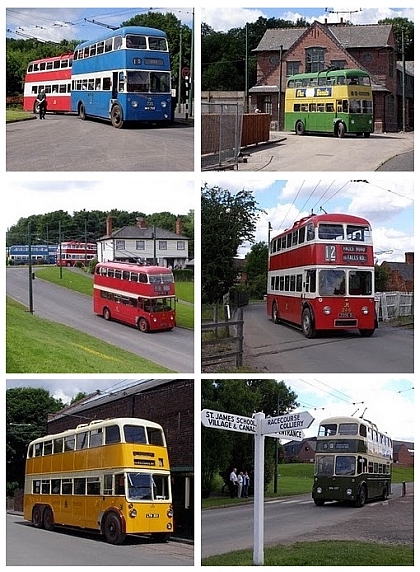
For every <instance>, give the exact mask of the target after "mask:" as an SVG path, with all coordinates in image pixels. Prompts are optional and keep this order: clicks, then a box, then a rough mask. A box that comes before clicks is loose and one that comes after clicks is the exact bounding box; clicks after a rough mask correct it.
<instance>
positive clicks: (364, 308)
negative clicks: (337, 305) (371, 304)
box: [362, 306, 369, 316]
mask: <svg viewBox="0 0 420 572" xmlns="http://www.w3.org/2000/svg"><path fill="white" fill-rule="evenodd" d="M362 314H364V315H365V316H366V315H367V314H369V308H368V307H367V306H363V308H362Z"/></svg>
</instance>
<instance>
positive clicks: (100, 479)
mask: <svg viewBox="0 0 420 572" xmlns="http://www.w3.org/2000/svg"><path fill="white" fill-rule="evenodd" d="M24 518H25V519H26V520H29V521H31V522H32V523H33V525H34V526H35V527H37V528H42V527H43V528H45V529H47V530H52V529H53V528H54V526H56V525H63V526H70V527H78V528H84V529H92V530H97V531H99V532H100V533H101V534H102V535H104V537H105V539H106V541H107V542H109V543H111V544H121V543H123V542H124V539H125V537H126V535H127V534H150V535H151V536H152V537H153V538H154V539H156V540H157V541H162V542H164V541H166V540H168V538H169V536H170V535H171V533H172V532H173V506H172V496H171V479H170V467H169V459H168V450H167V446H166V440H165V435H164V432H163V429H162V427H161V426H160V425H159V424H157V423H154V422H152V421H146V420H144V419H137V418H118V419H107V420H95V421H92V422H91V423H89V424H84V425H78V426H77V427H76V428H75V429H70V430H67V431H63V432H62V433H58V434H55V435H47V436H45V437H41V438H39V439H35V440H34V441H32V442H31V443H30V444H29V447H28V452H27V459H26V472H25V494H24Z"/></svg>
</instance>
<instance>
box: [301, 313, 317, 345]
mask: <svg viewBox="0 0 420 572" xmlns="http://www.w3.org/2000/svg"><path fill="white" fill-rule="evenodd" d="M302 332H303V335H304V336H305V338H314V337H315V336H316V331H315V329H314V322H313V320H312V315H311V311H310V309H309V308H305V309H304V310H303V312H302Z"/></svg>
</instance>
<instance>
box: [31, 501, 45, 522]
mask: <svg viewBox="0 0 420 572" xmlns="http://www.w3.org/2000/svg"><path fill="white" fill-rule="evenodd" d="M32 524H33V525H34V527H35V528H42V525H43V521H42V508H41V507H40V506H39V505H36V506H34V509H33V511H32Z"/></svg>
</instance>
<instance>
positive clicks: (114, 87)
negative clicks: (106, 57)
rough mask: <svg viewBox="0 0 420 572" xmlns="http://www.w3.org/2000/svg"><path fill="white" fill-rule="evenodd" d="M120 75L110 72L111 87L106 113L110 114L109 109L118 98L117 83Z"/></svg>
mask: <svg viewBox="0 0 420 572" xmlns="http://www.w3.org/2000/svg"><path fill="white" fill-rule="evenodd" d="M119 76H120V73H119V72H117V71H114V72H112V86H111V89H112V91H111V99H110V100H109V106H108V113H109V114H111V108H112V105H113V103H115V100H116V99H117V97H118V89H119V81H120V77H119Z"/></svg>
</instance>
